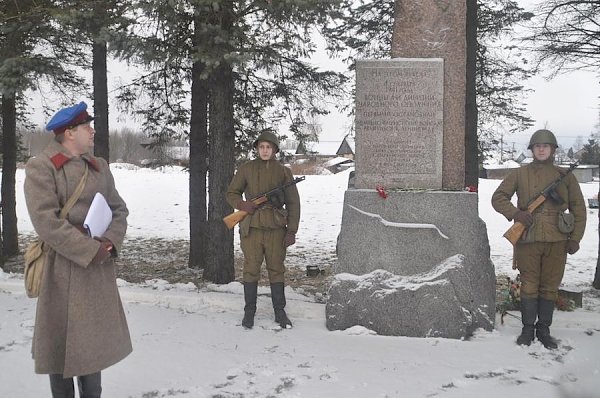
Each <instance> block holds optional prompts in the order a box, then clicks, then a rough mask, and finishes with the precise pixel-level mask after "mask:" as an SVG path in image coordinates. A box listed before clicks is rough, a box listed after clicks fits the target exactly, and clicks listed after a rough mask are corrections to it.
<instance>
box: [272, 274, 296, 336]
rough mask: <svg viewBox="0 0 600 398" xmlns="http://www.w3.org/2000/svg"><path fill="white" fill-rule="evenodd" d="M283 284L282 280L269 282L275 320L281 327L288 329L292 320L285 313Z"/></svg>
mask: <svg viewBox="0 0 600 398" xmlns="http://www.w3.org/2000/svg"><path fill="white" fill-rule="evenodd" d="M284 289H285V286H284V285H283V282H276V283H271V300H272V301H273V310H275V322H277V323H278V324H279V326H281V328H282V329H290V328H291V327H292V322H291V321H290V320H289V318H288V317H287V314H286V313H285V310H284V308H285V304H286V302H285V290H284Z"/></svg>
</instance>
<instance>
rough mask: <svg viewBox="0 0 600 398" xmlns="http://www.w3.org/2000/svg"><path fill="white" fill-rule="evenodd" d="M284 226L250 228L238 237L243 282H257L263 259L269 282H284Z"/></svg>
mask: <svg viewBox="0 0 600 398" xmlns="http://www.w3.org/2000/svg"><path fill="white" fill-rule="evenodd" d="M284 237H285V228H277V229H259V228H250V232H249V233H248V235H247V236H245V237H240V246H241V248H242V252H243V253H244V271H243V281H244V282H258V280H259V279H260V267H261V265H262V263H263V260H265V262H266V264H267V272H268V274H269V282H270V283H277V282H284V273H285V267H284V265H283V262H284V260H285V254H286V250H285V247H284V245H283V238H284Z"/></svg>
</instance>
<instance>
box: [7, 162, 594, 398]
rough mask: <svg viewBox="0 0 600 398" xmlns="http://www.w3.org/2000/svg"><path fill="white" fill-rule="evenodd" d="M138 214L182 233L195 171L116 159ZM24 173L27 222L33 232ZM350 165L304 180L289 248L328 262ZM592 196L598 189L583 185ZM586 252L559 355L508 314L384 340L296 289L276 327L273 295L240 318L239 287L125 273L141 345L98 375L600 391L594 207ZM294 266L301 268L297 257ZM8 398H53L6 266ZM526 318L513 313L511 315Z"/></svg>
mask: <svg viewBox="0 0 600 398" xmlns="http://www.w3.org/2000/svg"><path fill="white" fill-rule="evenodd" d="M112 167H113V172H114V175H115V179H116V183H117V188H118V189H119V191H120V193H121V194H122V196H123V197H124V199H125V200H126V202H127V204H128V207H129V209H130V211H131V215H130V217H129V224H130V227H129V230H128V236H130V237H135V236H138V237H162V238H186V237H187V228H188V214H187V211H188V209H187V207H188V197H187V186H188V179H187V174H185V173H183V172H181V171H180V170H178V169H176V168H172V169H166V170H163V171H153V170H148V169H136V168H133V167H128V166H127V165H113V166H112ZM23 174H24V173H23V170H18V172H17V185H18V189H17V192H18V197H17V201H18V205H17V207H18V209H17V211H18V215H19V230H20V231H21V232H31V231H32V227H31V224H30V222H29V219H28V217H27V212H26V209H25V206H24V201H23V195H22V183H23V177H24V176H23ZM347 179H348V175H347V172H344V173H340V174H336V175H327V176H307V178H306V181H304V182H302V183H301V184H299V185H298V189H299V191H300V195H301V198H302V204H303V208H302V220H301V229H300V231H299V233H298V242H297V244H296V245H295V246H293V247H292V248H291V249H290V253H289V256H290V257H295V258H296V259H305V264H311V263H316V264H325V263H326V264H331V263H332V262H333V261H334V260H335V241H336V238H337V234H338V232H339V228H340V223H341V214H342V204H343V196H344V190H345V188H346V185H347ZM498 183H499V181H494V180H480V186H479V189H480V192H479V199H480V205H479V212H480V216H481V218H482V219H483V220H484V221H485V222H486V224H487V228H488V237H489V241H490V246H491V255H492V260H493V262H494V264H495V266H496V272H497V273H503V274H507V275H511V276H514V275H515V271H513V270H512V269H511V256H512V248H511V245H510V244H509V243H508V241H506V240H505V239H504V238H502V234H503V233H504V231H505V230H506V228H508V227H509V226H510V224H509V222H507V221H506V220H505V219H504V218H503V217H502V216H500V215H498V214H497V213H495V212H494V211H493V209H492V208H491V205H490V196H491V194H492V192H493V190H494V189H495V188H496V186H497V185H498ZM581 187H582V190H583V192H584V195H585V197H586V198H588V197H592V196H593V195H595V194H596V193H597V192H598V184H597V183H590V184H581ZM588 216H589V218H588V227H587V230H586V234H585V237H584V239H583V241H582V242H581V250H580V251H579V252H578V253H577V254H576V255H574V256H570V257H569V261H568V265H567V270H566V273H565V278H564V283H565V284H566V285H569V286H578V287H580V288H582V289H584V290H585V294H584V308H583V309H578V310H576V311H574V312H558V313H556V315H555V322H554V326H553V328H552V330H553V333H554V334H555V335H556V336H557V337H559V338H561V339H562V345H561V348H560V349H559V350H556V351H548V350H546V349H544V348H543V347H542V346H541V345H540V344H539V343H537V342H536V343H535V344H533V345H532V346H531V347H518V346H516V345H515V343H514V340H515V337H516V335H517V334H518V333H519V331H520V321H519V320H518V319H517V318H515V317H512V316H507V317H505V324H504V325H502V324H500V322H499V320H498V321H497V324H496V330H494V331H493V332H485V331H478V332H477V333H476V334H475V336H474V337H473V338H472V339H470V340H469V341H458V340H450V339H440V338H427V339H421V338H406V337H384V336H377V335H375V334H373V333H372V332H371V331H369V330H367V329H364V328H362V327H354V328H351V329H348V330H346V331H336V332H330V331H328V330H327V329H326V328H325V306H324V305H323V304H318V303H315V302H314V301H313V300H311V298H309V297H306V296H305V295H302V294H299V292H294V291H291V290H288V292H287V296H288V306H287V310H288V314H289V316H290V318H291V319H292V321H293V322H294V328H293V329H291V330H280V329H278V328H276V327H275V324H274V323H273V319H272V318H273V317H272V309H271V304H270V298H269V296H268V291H267V290H266V289H264V290H263V288H261V290H260V291H259V294H260V296H259V309H258V313H257V318H256V326H255V328H254V329H253V330H244V329H243V328H242V327H241V326H240V322H241V313H242V307H243V295H242V286H241V285H240V284H239V283H231V284H229V285H225V286H216V285H210V286H208V287H207V288H205V289H202V290H201V291H198V290H197V289H196V288H195V287H194V286H192V285H169V284H166V283H163V282H161V281H157V280H154V281H148V282H147V283H145V284H139V285H132V284H129V283H127V282H125V281H120V284H121V286H120V291H121V296H122V298H123V301H124V305H125V311H126V313H127V318H128V321H129V326H130V330H131V334H132V339H133V344H134V351H133V353H132V354H131V355H130V356H129V357H128V358H126V359H125V360H124V361H122V362H121V363H119V364H117V365H115V366H113V367H112V368H110V369H108V370H106V371H105V372H103V387H104V396H105V397H116V398H121V397H139V398H142V397H144V398H146V397H171V396H177V397H214V398H217V397H221V398H229V397H231V398H233V397H240V398H241V397H311V398H312V397H334V398H335V397H480V396H486V397H487V398H493V397H506V396H511V395H512V394H518V395H519V396H523V397H577V398H588V397H590V398H591V397H599V396H600V392H599V391H600V313H599V312H600V295H599V294H598V293H597V292H596V291H594V290H590V289H589V286H590V282H591V280H592V279H593V276H594V270H595V266H596V258H597V253H598V230H597V228H598V210H597V209H589V210H588ZM295 263H299V262H298V261H295ZM0 311H1V313H2V317H1V318H0V397H7V398H12V397H19V398H29V397H31V398H33V397H41V396H49V385H48V379H47V376H43V375H35V374H34V372H33V361H32V360H31V358H30V345H31V336H32V328H33V319H34V311H35V301H34V300H31V299H28V298H27V297H26V296H25V295H24V293H23V288H22V278H21V277H20V276H19V275H10V274H6V273H2V272H0ZM516 315H518V314H516Z"/></svg>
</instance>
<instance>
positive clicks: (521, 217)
mask: <svg viewBox="0 0 600 398" xmlns="http://www.w3.org/2000/svg"><path fill="white" fill-rule="evenodd" d="M513 220H515V221H518V222H520V223H521V224H523V225H525V226H526V227H527V228H529V227H531V224H533V216H532V215H531V213H529V212H528V211H524V210H519V211H518V212H517V213H516V214H515V215H514V216H513Z"/></svg>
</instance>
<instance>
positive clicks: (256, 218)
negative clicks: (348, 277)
mask: <svg viewBox="0 0 600 398" xmlns="http://www.w3.org/2000/svg"><path fill="white" fill-rule="evenodd" d="M254 148H255V149H256V151H257V153H258V158H257V159H254V160H251V161H249V162H247V163H244V164H243V165H241V166H240V167H239V169H238V171H237V173H236V174H235V176H234V177H233V179H232V181H231V183H230V184H229V188H228V190H227V202H228V203H229V204H230V205H231V206H232V207H234V208H236V209H239V210H243V211H245V212H247V213H248V214H249V215H248V216H247V217H246V218H245V219H244V220H242V222H241V223H240V246H241V248H242V252H243V253H244V270H243V282H244V300H245V307H244V318H243V320H242V326H244V327H245V328H248V329H250V328H252V327H253V326H254V314H255V313H256V296H257V290H258V281H259V279H260V267H261V265H262V263H263V260H264V261H265V263H266V266H267V272H268V275H269V282H270V284H271V299H272V301H273V309H274V311H275V322H277V323H278V324H279V325H280V326H281V327H282V328H290V327H291V326H292V322H290V320H289V318H288V317H287V314H286V313H285V310H284V308H285V305H286V300H285V293H284V273H285V267H284V264H283V262H284V260H285V255H286V248H287V247H288V246H290V245H293V244H294V243H295V242H296V232H297V231H298V224H299V222H300V197H299V196H298V190H297V188H296V186H295V185H292V186H290V187H288V188H286V189H285V190H284V193H283V194H282V195H279V197H278V198H273V199H271V200H270V202H269V203H268V204H267V205H266V206H260V207H257V206H256V205H255V204H254V203H253V202H252V201H250V198H253V197H256V196H258V195H260V194H262V193H264V192H268V191H270V190H272V189H274V188H276V187H277V186H280V185H283V184H285V183H288V182H290V181H292V180H293V176H292V172H291V170H290V169H289V168H287V167H285V166H283V165H282V164H281V163H280V162H279V161H278V160H277V159H275V155H276V154H277V152H278V151H279V140H278V139H277V137H276V136H275V134H273V133H272V132H270V131H268V130H267V131H263V132H262V133H261V134H260V135H259V136H258V138H257V139H256V141H255V142H254ZM242 194H243V195H244V196H245V198H246V199H245V200H244V199H243V198H242Z"/></svg>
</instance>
